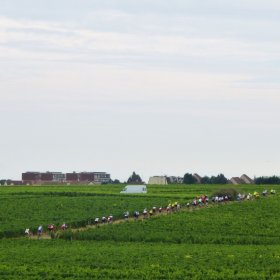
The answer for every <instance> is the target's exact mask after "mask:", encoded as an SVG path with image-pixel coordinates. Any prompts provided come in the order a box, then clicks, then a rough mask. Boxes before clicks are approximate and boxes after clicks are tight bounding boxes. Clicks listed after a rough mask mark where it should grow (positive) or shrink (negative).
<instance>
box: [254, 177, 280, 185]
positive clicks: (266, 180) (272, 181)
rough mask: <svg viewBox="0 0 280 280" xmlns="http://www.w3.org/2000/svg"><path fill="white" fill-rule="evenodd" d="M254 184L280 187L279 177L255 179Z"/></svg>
mask: <svg viewBox="0 0 280 280" xmlns="http://www.w3.org/2000/svg"><path fill="white" fill-rule="evenodd" d="M255 184H257V185H263V184H268V185H280V177H277V176H271V177H257V178H255Z"/></svg>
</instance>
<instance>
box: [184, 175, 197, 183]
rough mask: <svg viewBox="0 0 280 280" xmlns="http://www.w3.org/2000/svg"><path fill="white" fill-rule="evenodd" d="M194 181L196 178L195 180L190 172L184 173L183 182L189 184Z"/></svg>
mask: <svg viewBox="0 0 280 280" xmlns="http://www.w3.org/2000/svg"><path fill="white" fill-rule="evenodd" d="M195 183H196V180H195V178H194V177H193V175H192V174H190V173H186V174H185V175H184V178H183V184H187V185H190V184H195Z"/></svg>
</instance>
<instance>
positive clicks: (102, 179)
mask: <svg viewBox="0 0 280 280" xmlns="http://www.w3.org/2000/svg"><path fill="white" fill-rule="evenodd" d="M110 182H111V176H110V174H108V173H106V172H94V183H100V184H107V183H110Z"/></svg>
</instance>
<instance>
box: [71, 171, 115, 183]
mask: <svg viewBox="0 0 280 280" xmlns="http://www.w3.org/2000/svg"><path fill="white" fill-rule="evenodd" d="M66 181H67V183H70V184H71V183H74V184H77V183H83V184H85V183H93V184H108V183H110V182H111V176H110V174H108V173H106V172H80V173H76V172H73V173H66Z"/></svg>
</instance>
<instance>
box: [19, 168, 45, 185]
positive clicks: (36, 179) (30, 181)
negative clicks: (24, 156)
mask: <svg viewBox="0 0 280 280" xmlns="http://www.w3.org/2000/svg"><path fill="white" fill-rule="evenodd" d="M21 178H22V181H23V183H24V184H25V185H34V184H38V183H41V173H40V172H33V171H29V172H25V173H22V176H21Z"/></svg>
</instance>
